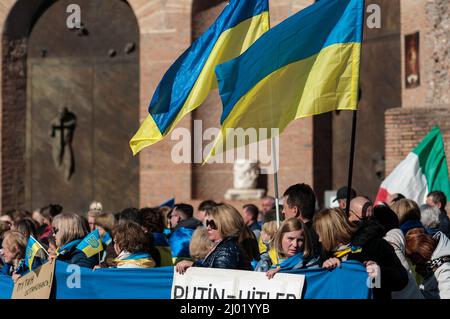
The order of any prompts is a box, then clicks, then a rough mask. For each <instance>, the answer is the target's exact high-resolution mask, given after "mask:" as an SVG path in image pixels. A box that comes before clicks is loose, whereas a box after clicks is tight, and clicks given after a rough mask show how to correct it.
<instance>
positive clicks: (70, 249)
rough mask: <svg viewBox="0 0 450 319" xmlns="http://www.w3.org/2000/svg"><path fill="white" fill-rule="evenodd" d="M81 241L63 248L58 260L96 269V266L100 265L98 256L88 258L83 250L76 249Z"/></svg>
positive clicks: (77, 240)
mask: <svg viewBox="0 0 450 319" xmlns="http://www.w3.org/2000/svg"><path fill="white" fill-rule="evenodd" d="M80 241H81V239H75V240H73V241H71V242H70V243H67V244H65V245H64V246H63V247H61V249H60V253H59V255H58V257H57V260H61V261H64V262H66V263H69V264H75V265H78V266H80V267H85V268H94V266H95V265H98V264H99V256H98V254H95V255H94V256H92V257H90V258H88V257H87V256H86V255H85V254H84V253H83V252H82V251H81V250H79V249H77V248H76V247H77V245H78V244H79V243H80Z"/></svg>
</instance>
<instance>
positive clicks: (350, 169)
mask: <svg viewBox="0 0 450 319" xmlns="http://www.w3.org/2000/svg"><path fill="white" fill-rule="evenodd" d="M358 95H359V97H358V104H359V100H360V98H361V91H359V94H358ZM356 122H357V111H356V110H354V111H353V121H352V139H351V142H350V158H349V164H348V181H347V204H346V205H345V213H346V215H347V216H348V215H349V214H350V200H351V190H352V180H353V159H354V157H355V140H356Z"/></svg>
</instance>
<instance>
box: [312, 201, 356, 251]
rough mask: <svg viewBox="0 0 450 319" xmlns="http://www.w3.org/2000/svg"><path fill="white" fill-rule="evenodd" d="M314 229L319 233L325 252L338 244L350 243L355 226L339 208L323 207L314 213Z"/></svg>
mask: <svg viewBox="0 0 450 319" xmlns="http://www.w3.org/2000/svg"><path fill="white" fill-rule="evenodd" d="M313 225H314V230H315V231H316V233H317V234H318V235H319V238H320V242H321V244H322V247H323V248H324V250H325V252H331V251H333V250H334V249H335V248H336V246H337V245H338V244H340V243H341V244H348V243H350V241H351V239H352V236H353V234H354V233H355V231H356V227H355V226H354V225H352V224H351V223H350V222H349V221H348V219H347V216H346V214H345V212H344V211H343V210H342V209H340V208H331V209H325V210H322V211H321V212H319V213H317V214H316V215H314V220H313Z"/></svg>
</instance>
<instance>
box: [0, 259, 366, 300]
mask: <svg viewBox="0 0 450 319" xmlns="http://www.w3.org/2000/svg"><path fill="white" fill-rule="evenodd" d="M68 266H69V264H67V263H64V262H61V261H57V262H56V270H55V282H56V284H55V289H56V298H57V299H106V298H109V299H118V298H123V299H143V298H146V299H169V298H170V293H171V289H172V282H173V267H160V268H148V269H139V268H136V269H124V268H107V269H97V270H94V271H93V270H91V269H87V268H81V269H80V275H81V278H82V285H81V287H80V288H72V287H71V286H69V285H67V284H66V283H67V282H68V279H69V276H73V269H70V268H68ZM283 272H284V271H283ZM286 273H291V274H302V275H305V276H306V284H305V287H304V290H305V293H304V298H305V299H322V298H323V299H334V298H338V299H343V298H360V299H366V298H369V296H370V290H369V289H368V288H367V285H366V280H367V272H366V270H365V267H364V265H363V264H361V263H358V262H355V261H347V262H343V263H342V265H341V267H340V268H336V269H334V270H332V271H331V270H328V269H305V270H295V271H286ZM13 286H14V283H13V281H12V279H11V277H9V276H3V275H0V299H9V298H10V297H11V294H12V290H13Z"/></svg>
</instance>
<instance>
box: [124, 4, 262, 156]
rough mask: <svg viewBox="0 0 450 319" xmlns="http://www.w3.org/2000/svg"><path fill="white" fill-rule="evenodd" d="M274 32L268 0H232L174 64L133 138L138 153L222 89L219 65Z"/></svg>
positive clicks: (167, 132)
mask: <svg viewBox="0 0 450 319" xmlns="http://www.w3.org/2000/svg"><path fill="white" fill-rule="evenodd" d="M267 30H269V2H268V0H246V1H242V0H230V2H229V3H228V5H227V6H226V7H225V9H224V10H223V12H222V13H221V14H220V16H219V17H218V18H217V20H216V21H215V22H214V24H213V25H212V26H211V27H210V28H209V29H208V30H207V31H206V32H205V33H204V34H203V35H202V36H200V37H199V38H198V39H197V40H196V41H195V42H194V43H192V46H191V47H190V48H188V49H187V50H186V51H185V52H184V53H183V54H182V55H181V56H180V57H179V58H178V59H177V60H176V61H175V62H174V64H173V65H172V66H171V67H170V68H169V70H168V71H167V72H166V74H165V75H164V77H163V79H162V80H161V82H160V83H159V85H158V87H157V88H156V91H155V93H154V95H153V98H152V100H151V103H150V106H149V109H148V112H149V115H148V116H147V118H146V119H145V121H144V122H143V123H142V125H141V127H140V128H139V130H138V131H137V133H136V134H135V135H134V136H133V138H132V139H131V141H130V147H131V149H132V151H133V154H134V155H136V154H137V153H138V152H139V151H141V150H142V149H143V148H145V147H147V146H150V145H152V144H154V143H156V142H158V141H160V140H162V139H163V138H164V137H165V136H166V135H167V134H169V133H170V131H171V130H172V129H173V128H174V127H175V126H176V125H177V124H178V122H180V121H181V119H182V118H183V117H184V116H185V115H186V114H188V113H189V112H191V111H193V110H194V109H196V108H197V107H198V106H200V105H201V104H202V103H203V102H204V101H205V99H206V98H207V96H208V94H209V92H210V91H211V90H213V89H215V88H216V87H217V81H216V76H215V74H214V68H215V66H216V65H218V64H220V63H223V62H225V61H228V60H230V59H232V58H235V57H237V56H239V55H240V54H241V53H242V52H244V51H245V50H246V49H247V48H248V47H249V46H250V45H251V44H252V43H254V42H255V40H256V39H258V38H259V37H260V36H261V35H262V34H263V33H264V32H266V31H267Z"/></svg>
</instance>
